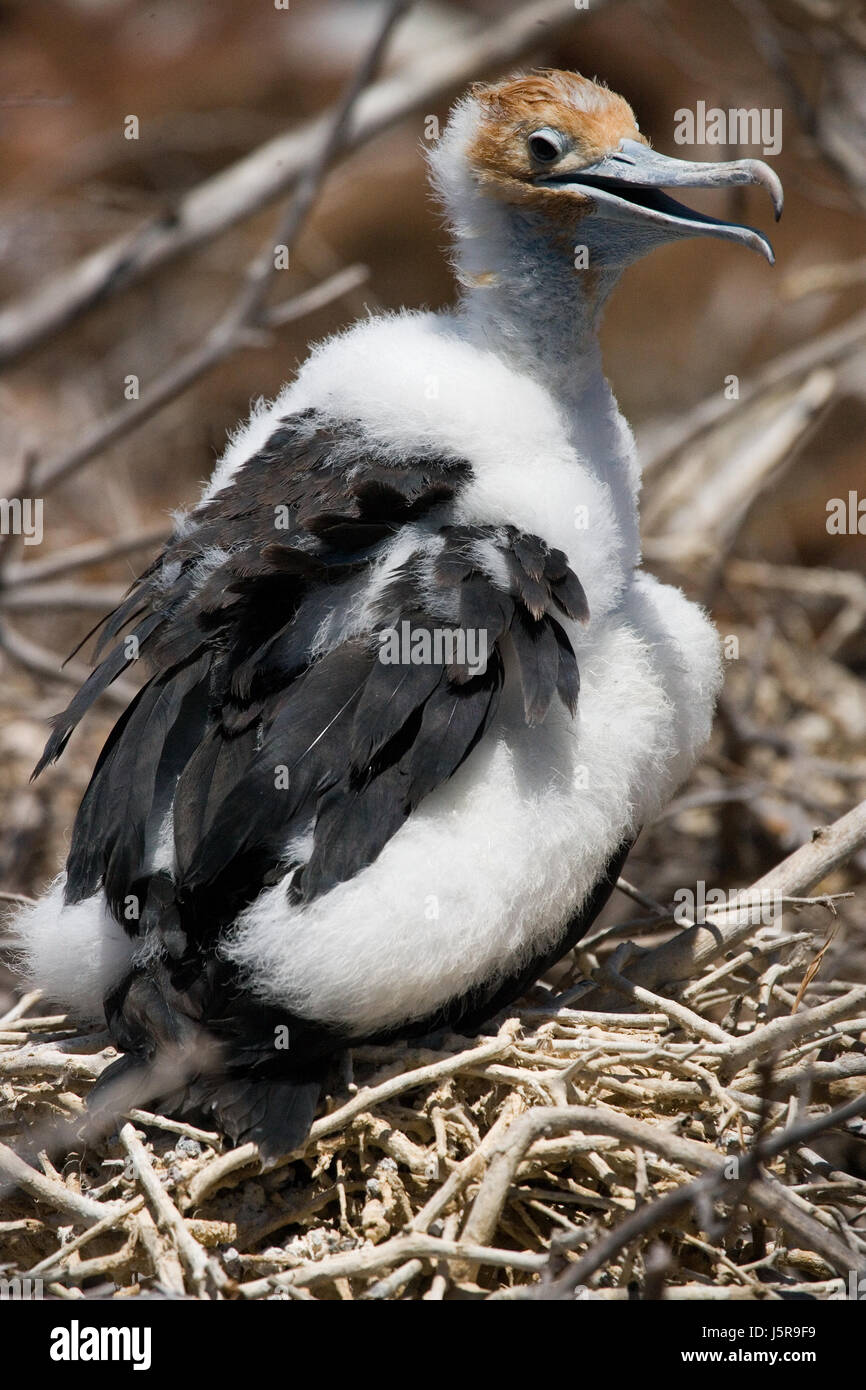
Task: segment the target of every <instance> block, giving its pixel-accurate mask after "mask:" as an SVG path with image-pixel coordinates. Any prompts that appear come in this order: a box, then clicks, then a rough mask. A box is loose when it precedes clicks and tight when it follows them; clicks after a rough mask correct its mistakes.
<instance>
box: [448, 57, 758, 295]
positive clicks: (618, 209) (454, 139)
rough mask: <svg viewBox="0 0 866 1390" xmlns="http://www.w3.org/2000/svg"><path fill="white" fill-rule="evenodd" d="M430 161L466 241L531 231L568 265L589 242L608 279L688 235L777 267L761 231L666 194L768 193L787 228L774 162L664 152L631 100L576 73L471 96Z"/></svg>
mask: <svg viewBox="0 0 866 1390" xmlns="http://www.w3.org/2000/svg"><path fill="white" fill-rule="evenodd" d="M431 164H432V172H433V178H434V182H435V184H436V186H437V187H438V190H439V192H440V194H441V196H442V198H443V200H444V202H445V204H446V207H447V208H448V211H449V213H450V215H451V218H452V221H453V223H454V226H455V231H456V233H457V236H458V240H459V239H460V238H468V239H472V238H473V237H474V238H485V237H487V239H488V240H489V233H490V231H491V229H492V228H494V227H498V230H499V233H500V235H499V238H498V239H499V241H500V243H501V241H502V233H503V232H504V231H506V230H507V228H508V226H509V224H510V225H511V227H517V226H519V225H522V226H523V227H524V228H526V226H527V225H531V227H532V230H533V234H534V235H535V236H538V235H539V234H540V235H541V236H542V237H545V238H546V239H547V241H548V242H552V243H553V244H554V245H558V246H559V248H560V249H561V250H562V251H566V250H567V251H568V252H569V255H570V257H571V255H573V251H572V248H573V247H574V246H575V245H576V244H578V243H579V244H581V245H585V246H586V248H587V252H588V257H589V260H588V264H589V266H590V267H592V266H593V265H595V266H596V267H600V268H601V269H607V270H609V271H618V270H620V269H622V268H623V267H625V266H626V265H628V264H630V263H631V262H632V261H634V260H637V259H638V258H639V257H640V256H642V255H644V254H645V253H646V252H648V251H651V250H653V249H654V248H655V247H657V246H660V245H663V244H664V243H666V242H670V241H675V240H679V239H680V238H683V237H702V236H712V237H721V238H722V239H724V240H727V241H734V242H739V243H740V244H741V245H743V246H748V247H751V249H752V250H755V251H758V252H760V253H761V254H763V255H764V256H765V257H766V258H767V260H768V261H770V263H771V264H772V262H773V259H774V258H773V250H772V247H771V245H770V243H769V241H768V240H767V238H766V237H765V236H764V234H763V233H762V232H760V231H757V230H755V229H754V228H752V227H746V226H741V225H739V224H737V223H733V222H725V221H722V220H721V219H720V218H715V217H709V216H707V215H705V214H703V213H700V212H695V211H693V210H692V209H691V208H688V207H686V206H684V205H683V204H682V203H680V202H677V201H676V199H675V198H673V197H671V195H670V194H669V193H668V192H667V191H666V190H669V189H681V188H713V189H720V188H728V187H731V186H732V185H737V184H750V183H751V184H760V185H762V187H764V188H766V190H767V192H768V193H769V194H770V197H771V199H772V202H773V207H774V210H775V213H776V218H777V219H778V218H779V216H780V215H781V211H782V186H781V184H780V182H779V179H778V177H777V176H776V174H775V173H774V172H773V170H772V169H770V168H769V166H768V165H766V164H764V163H762V162H761V161H760V160H757V159H738V160H733V161H731V162H729V163H722V164H711V163H702V162H697V163H695V162H692V161H689V160H680V159H673V158H670V157H669V156H667V155H663V154H659V153H657V152H656V151H655V150H653V149H652V148H651V147H650V145H649V142H648V141H647V140H646V138H645V137H644V136H643V135H642V134H641V133H640V131H639V129H638V126H637V122H636V120H635V117H634V112H633V111H632V109H631V107H630V106H629V104H628V102H626V101H625V100H624V99H623V98H622V97H620V96H617V95H616V94H615V93H614V92H611V91H609V90H608V88H606V87H604V86H601V85H600V84H599V83H597V82H592V81H590V80H589V79H588V78H585V77H581V76H580V75H579V74H578V73H573V72H562V71H555V70H546V71H541V72H536V73H532V74H530V75H528V76H523V77H517V78H511V79H509V80H507V81H504V82H500V83H497V84H495V85H492V86H476V87H474V88H472V90H471V91H470V93H469V95H468V96H467V97H465V98H464V99H463V101H462V102H460V103H459V104H458V105H457V107H456V108H455V110H454V111H453V112H452V116H451V119H450V120H449V123H448V127H447V128H446V130H445V132H444V134H443V136H442V139H441V140H440V142H439V144H438V146H437V147H436V149H435V151H434V153H433V155H432V157H431ZM503 217H504V221H503ZM477 269H478V267H476V270H477ZM490 273H491V275H494V274H495V273H496V268H494V269H492V270H491V272H490Z"/></svg>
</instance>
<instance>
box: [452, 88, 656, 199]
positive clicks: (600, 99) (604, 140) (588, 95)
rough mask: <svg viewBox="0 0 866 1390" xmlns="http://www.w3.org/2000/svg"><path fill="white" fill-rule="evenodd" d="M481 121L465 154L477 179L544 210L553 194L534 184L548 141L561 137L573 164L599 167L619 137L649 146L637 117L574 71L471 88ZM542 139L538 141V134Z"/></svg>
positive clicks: (563, 155) (616, 98) (564, 151)
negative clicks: (534, 138) (535, 137)
mask: <svg viewBox="0 0 866 1390" xmlns="http://www.w3.org/2000/svg"><path fill="white" fill-rule="evenodd" d="M472 96H473V97H474V98H475V100H476V102H477V104H478V109H479V112H480V116H481V120H480V124H479V127H478V130H477V134H476V136H475V139H474V140H473V142H472V144H471V146H470V148H469V150H468V151H467V154H468V158H469V162H470V164H471V166H472V168H473V171H474V173H475V174H476V176H477V177H478V178H479V179H480V180H481V181H482V182H483V183H484V184H485V185H486V186H487V187H488V190H489V191H490V192H491V193H497V194H498V195H499V196H500V197H504V198H507V199H509V200H514V201H517V202H527V203H530V204H532V203H534V204H541V205H546V204H547V202H548V200H549V198H550V194H549V193H548V191H547V190H545V189H541V188H538V187H537V186H536V185H535V183H534V180H535V179H536V178H537V177H538V175H539V174H540V173H543V172H544V169H545V162H544V159H543V157H539V156H538V155H536V153H535V152H534V151H535V149H536V148H537V149H538V150H539V151H540V153H541V154H542V155H543V152H544V145H543V140H544V136H545V135H547V136H554V135H555V136H558V137H559V138H560V141H561V145H560V156H561V159H562V160H563V162H567V164H568V166H569V167H575V168H577V167H580V166H581V165H587V164H593V163H595V162H596V161H597V160H599V159H603V158H604V156H605V155H607V154H609V153H610V152H611V150H615V149H616V148H617V146H618V145H619V142H620V140H637V141H640V142H641V143H643V144H646V143H647V142H646V141H645V140H644V137H643V136H642V135H641V134H640V132H639V130H638V126H637V122H636V120H635V117H634V112H633V111H632V109H631V107H630V106H629V104H628V102H627V101H626V100H625V99H624V98H623V97H621V96H617V94H616V92H611V91H610V90H609V89H608V88H607V87H605V86H602V85H601V84H600V83H598V82H592V81H590V79H589V78H588V77H581V75H580V74H579V73H576V72H563V71H561V70H559V69H554V68H550V69H546V70H544V71H540V72H534V73H530V74H528V75H527V76H525V77H515V78H510V79H509V80H507V81H505V82H499V83H495V84H493V85H485V84H478V85H476V86H475V87H473V88H472ZM536 133H539V134H540V136H541V138H540V139H539V140H538V141H536V142H533V139H532V137H533V135H534V134H536Z"/></svg>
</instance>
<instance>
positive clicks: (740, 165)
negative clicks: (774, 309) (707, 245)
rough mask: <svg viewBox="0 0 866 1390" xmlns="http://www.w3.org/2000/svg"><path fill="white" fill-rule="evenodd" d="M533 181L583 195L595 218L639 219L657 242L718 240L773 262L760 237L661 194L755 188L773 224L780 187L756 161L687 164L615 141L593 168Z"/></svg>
mask: <svg viewBox="0 0 866 1390" xmlns="http://www.w3.org/2000/svg"><path fill="white" fill-rule="evenodd" d="M536 182H537V183H538V184H539V185H540V186H542V187H545V188H562V189H563V190H566V189H572V190H574V191H575V192H580V193H582V194H584V195H585V194H589V195H590V196H591V197H592V200H593V202H594V203H595V204H596V216H599V217H604V218H606V219H608V220H611V221H617V222H623V221H627V222H630V223H632V225H633V224H634V221H635V218H639V219H640V221H641V222H642V223H643V224H648V225H647V230H648V231H649V230H650V228H654V229H655V231H656V233H657V234H658V235H659V237H660V239H662V240H666V239H668V238H673V237H680V236H683V237H686V236H716V237H723V238H724V239H725V240H727V241H738V242H740V243H741V244H742V245H743V246H750V247H751V248H752V250H753V251H759V252H760V253H761V255H762V256H766V258H767V260H768V261H769V262H770V264H771V265H772V264H773V263H774V261H775V256H774V255H773V248H772V246H771V245H770V243H769V241H768V240H767V238H766V237H765V236H764V234H763V232H759V231H756V229H755V228H754V227H743V226H740V225H738V224H737V223H736V222H724V221H722V220H721V219H720V218H716V217H707V216H705V215H704V214H703V213H701V212H694V211H693V210H692V209H691V208H687V207H684V206H683V204H682V203H678V202H677V201H676V199H675V198H671V197H669V196H668V194H667V193H665V192H663V191H662V190H663V189H666V188H730V187H732V186H734V185H736V184H745V183H757V184H761V186H762V187H763V188H766V190H767V192H768V193H769V195H770V197H771V199H772V200H773V210H774V212H775V214H776V221H777V222H778V220H779V218H780V217H781V215H782V201H783V195H782V185H781V183H780V182H779V179H778V176H777V175H776V174H775V173H774V172H773V170H772V169H771V168H770V167H769V165H767V164H764V163H763V162H762V161H761V160H760V159H737V160H733V161H731V162H730V163H728V164H700V163H691V162H689V161H688V160H683V159H671V158H670V157H669V156H668V155H664V154H658V153H657V152H656V151H655V150H652V149H650V148H649V146H647V145H642V144H640V143H639V142H638V141H637V140H621V141H620V143H619V148H618V149H617V150H616V151H615V152H614V153H613V154H609V155H606V156H605V157H604V159H600V160H598V161H597V162H596V163H595V164H589V165H586V166H585V167H584V168H582V169H574V170H569V171H567V172H566V171H563V172H560V173H558V174H551V175H547V176H545V177H542V178H539V179H537V181H536Z"/></svg>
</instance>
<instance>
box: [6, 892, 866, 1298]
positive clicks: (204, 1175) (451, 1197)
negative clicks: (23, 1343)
mask: <svg viewBox="0 0 866 1390" xmlns="http://www.w3.org/2000/svg"><path fill="white" fill-rule="evenodd" d="M822 909H823V911H824V914H825V915H826V913H827V911H828V910H829V912H830V913H832V912H833V910H834V908H833V900H832V899H820V900H813V902H812V904H811V905H810V906H809V907H808V908H804V909H803V911H802V913H801V914H800V917H799V918H798V921H797V924H796V926H795V927H794V928H793V929H785V928H783V927H782V926H781V925H780V924H779V923H778V922H773V923H771V924H770V925H758V926H757V927H756V928H755V929H754V930H753V931H750V932H749V933H748V934H746V935H743V938H742V941H741V943H740V944H739V945H738V947H737V948H736V949H735V950H732V951H729V952H728V953H727V955H728V958H727V959H722V960H721V961H720V962H716V963H714V964H713V965H711V966H707V968H705V969H704V970H703V971H702V972H701V973H700V974H699V975H698V976H697V978H696V979H694V980H693V981H692V982H691V983H689V984H687V985H685V986H683V987H681V988H678V989H676V990H669V991H668V992H666V993H665V994H664V995H662V994H657V993H655V992H653V991H651V990H648V989H645V988H642V987H640V986H637V985H635V984H633V983H631V982H630V981H629V980H628V978H627V977H626V976H625V975H624V974H623V973H622V971H623V970H625V969H628V968H629V967H630V965H631V963H632V961H633V960H634V957H635V948H634V947H633V946H632V945H631V944H630V943H629V944H624V945H620V946H618V947H617V948H616V949H615V950H614V951H613V952H612V953H609V954H608V955H607V956H606V957H603V959H602V961H599V958H598V955H597V954H595V953H593V951H592V950H591V949H590V950H589V951H586V952H584V953H583V956H582V957H581V960H580V963H579V964H580V965H581V966H583V967H585V968H587V969H593V967H594V975H595V978H594V979H590V978H586V977H584V978H581V979H580V980H579V981H578V982H577V983H576V984H572V985H570V986H569V987H568V988H567V989H565V990H561V991H560V992H559V993H558V994H555V993H554V992H553V991H552V990H548V989H545V988H544V987H541V988H539V989H537V990H536V991H535V992H534V995H533V997H532V999H531V1000H530V1001H528V1002H527V1004H526V1006H525V1007H523V1008H522V1009H521V1010H520V1011H519V1012H516V1013H514V1014H513V1015H512V1016H509V1017H507V1018H505V1019H503V1020H502V1021H501V1024H500V1026H499V1027H498V1028H497V1030H496V1031H495V1033H491V1035H490V1036H486V1037H482V1038H477V1039H466V1038H457V1037H453V1036H451V1037H447V1038H445V1039H443V1040H441V1041H440V1042H439V1044H438V1046H437V1047H435V1048H417V1049H412V1050H409V1049H407V1048H406V1047H397V1046H395V1047H388V1048H370V1047H368V1048H362V1049H358V1050H356V1051H355V1052H354V1054H352V1055H351V1057H350V1059H349V1065H348V1066H347V1067H346V1068H344V1071H343V1075H342V1078H341V1082H340V1086H339V1088H338V1089H335V1091H334V1094H332V1095H331V1096H330V1097H329V1098H328V1105H327V1110H326V1113H325V1114H323V1115H322V1116H321V1117H320V1118H318V1119H317V1120H316V1122H315V1124H314V1126H313V1131H312V1134H311V1137H310V1141H309V1143H308V1145H307V1147H306V1150H305V1151H304V1153H303V1154H302V1155H300V1156H297V1155H295V1156H290V1155H287V1156H286V1158H285V1160H283V1161H281V1162H280V1163H278V1164H276V1165H275V1166H273V1167H272V1168H271V1169H270V1170H268V1171H262V1166H261V1164H260V1163H259V1161H258V1158H257V1156H256V1152H255V1150H254V1148H253V1147H252V1146H251V1145H247V1146H245V1147H243V1148H241V1149H237V1150H228V1151H223V1149H222V1145H221V1141H220V1138H219V1136H218V1135H216V1134H213V1133H209V1132H207V1131H204V1130H200V1129H197V1128H195V1127H193V1126H191V1125H188V1124H185V1123H182V1122H179V1121H176V1120H173V1119H169V1118H166V1117H165V1116H162V1115H157V1114H152V1113H149V1112H146V1111H141V1110H132V1111H130V1112H128V1114H127V1116H126V1117H124V1119H123V1121H122V1123H121V1125H120V1127H119V1129H118V1130H116V1131H115V1132H114V1133H113V1134H111V1135H109V1136H105V1137H103V1138H101V1139H99V1138H96V1139H93V1138H91V1139H90V1140H88V1141H87V1142H82V1141H81V1140H77V1141H76V1140H75V1138H73V1136H75V1135H78V1134H81V1133H83V1132H85V1129H86V1126H84V1125H83V1121H84V1100H85V1097H86V1093H87V1091H88V1089H89V1087H90V1085H91V1084H92V1082H93V1080H94V1079H95V1078H96V1077H97V1076H98V1075H99V1073H100V1072H101V1071H102V1069H103V1068H104V1067H105V1066H107V1065H108V1064H109V1062H110V1060H111V1059H112V1057H113V1056H115V1053H114V1051H113V1049H112V1048H111V1047H108V1046H106V1045H105V1044H106V1039H105V1035H104V1034H91V1035H84V1036H79V1035H76V1034H75V1032H74V1029H73V1028H72V1027H71V1026H68V1025H67V1022H66V1020H65V1019H64V1018H62V1017H47V1016H46V1017H32V1016H30V1015H31V1013H32V1010H33V1009H34V1008H36V1007H37V999H36V997H35V996H28V997H27V998H25V999H24V1000H22V1001H21V1002H20V1003H19V1005H18V1006H17V1008H16V1009H14V1010H13V1011H12V1014H11V1015H8V1016H7V1017H6V1018H4V1019H3V1020H0V1079H2V1097H3V1106H2V1112H0V1124H2V1126H3V1128H4V1129H5V1131H6V1134H7V1136H8V1135H9V1132H10V1130H12V1131H17V1133H16V1134H15V1136H14V1138H13V1139H12V1143H13V1144H14V1147H15V1149H17V1150H18V1153H20V1152H23V1146H24V1145H25V1143H29V1151H30V1152H31V1153H35V1151H36V1150H39V1149H41V1152H40V1154H39V1158H38V1159H35V1158H34V1159H33V1160H32V1161H31V1162H30V1163H28V1162H25V1161H24V1160H23V1159H22V1158H21V1157H19V1156H18V1154H17V1153H15V1152H13V1149H12V1148H6V1147H5V1146H4V1148H3V1149H2V1150H0V1174H2V1176H3V1178H4V1179H6V1180H7V1181H9V1180H11V1182H12V1183H14V1184H15V1186H16V1189H17V1191H16V1195H15V1196H14V1198H12V1199H11V1200H9V1199H7V1202H6V1204H5V1215H6V1219H5V1220H4V1221H3V1223H2V1225H0V1238H2V1247H3V1255H2V1260H3V1263H4V1265H5V1268H4V1270H3V1273H4V1275H5V1277H6V1278H10V1277H14V1276H18V1277H21V1278H24V1277H30V1278H31V1279H41V1280H42V1281H43V1288H44V1292H45V1293H46V1294H47V1295H49V1296H51V1295H54V1296H57V1297H61V1298H81V1297H88V1296H97V1297H103V1298H104V1297H106V1296H115V1297H128V1296H134V1295H142V1294H145V1295H150V1296H165V1297H183V1296H194V1297H199V1298H201V1297H218V1298H241V1299H285V1298H301V1299H311V1298H312V1299H355V1298H360V1299H395V1298H398V1299H399V1298H410V1299H411V1298H425V1299H443V1298H454V1297H457V1298H460V1297H462V1298H494V1299H498V1298H527V1297H529V1298H538V1297H543V1298H550V1299H553V1298H574V1297H581V1298H587V1299H626V1298H628V1297H630V1296H633V1295H634V1293H635V1291H636V1290H637V1291H639V1293H640V1294H641V1295H642V1296H643V1297H648V1298H652V1297H659V1296H662V1295H664V1296H665V1297H668V1298H678V1299H687V1298H698V1299H706V1298H716V1299H718V1298H727V1299H731V1298H735V1299H736V1298H746V1299H767V1298H769V1299H774V1298H779V1297H781V1296H783V1295H785V1296H790V1295H791V1294H792V1293H800V1294H802V1293H806V1294H811V1295H813V1296H816V1297H820V1298H844V1297H847V1296H848V1288H849V1284H850V1282H851V1281H852V1280H853V1279H855V1278H856V1277H857V1272H858V1271H859V1270H861V1268H862V1267H863V1266H864V1265H866V1171H864V1167H866V1165H864V1154H866V1141H864V1138H863V1134H864V1131H863V1130H862V1129H861V1128H860V1127H859V1122H858V1120H857V1119H856V1116H857V1115H858V1114H866V1055H864V1049H863V1042H864V1038H866V986H863V985H857V984H850V983H847V982H844V981H840V980H832V981H831V980H826V981H823V982H822V981H821V977H820V965H821V960H820V954H821V953H818V955H816V954H815V952H814V949H813V945H812V942H813V934H814V921H813V926H812V927H810V926H808V925H806V926H805V928H804V929H800V920H803V921H805V919H806V918H811V919H816V918H817V917H818V914H819V913H820V912H821V911H822ZM741 915H742V914H741ZM601 935H602V936H606V934H605V933H603V932H602V933H601ZM590 946H591V943H590ZM599 954H601V952H600V951H599ZM652 954H653V953H652V952H649V953H646V956H651V955H652ZM646 956H645V957H644V959H646ZM590 1002H591V1003H592V1005H593V1007H592V1009H591V1010H590V1009H588V1008H587V1007H585V1005H586V1004H587V1003H590ZM795 1006H796V1007H795ZM717 1020H719V1021H717ZM58 1127H59V1128H60V1131H61V1133H65V1135H66V1138H65V1140H64V1141H62V1144H61V1147H62V1149H63V1150H64V1151H65V1150H66V1149H68V1153H66V1154H65V1158H64V1161H63V1162H62V1167H57V1166H55V1162H54V1161H52V1157H50V1156H49V1151H50V1152H51V1153H52V1154H53V1158H54V1160H57V1159H58V1154H57V1137H56V1136H57V1132H58ZM43 1145H48V1146H49V1149H48V1151H46V1148H44V1147H42V1146H43ZM61 1156H62V1155H61Z"/></svg>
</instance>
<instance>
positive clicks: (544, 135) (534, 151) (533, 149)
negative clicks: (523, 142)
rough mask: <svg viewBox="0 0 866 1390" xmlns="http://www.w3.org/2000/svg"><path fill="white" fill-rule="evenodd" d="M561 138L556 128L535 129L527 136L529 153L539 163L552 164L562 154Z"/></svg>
mask: <svg viewBox="0 0 866 1390" xmlns="http://www.w3.org/2000/svg"><path fill="white" fill-rule="evenodd" d="M562 149H563V140H562V136H561V135H560V134H559V131H558V130H546V129H545V130H536V132H535V134H534V135H530V137H529V153H530V154H531V155H532V158H533V159H537V160H538V162H539V164H552V163H553V161H554V160H555V159H559V156H560V155H561V154H562Z"/></svg>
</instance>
